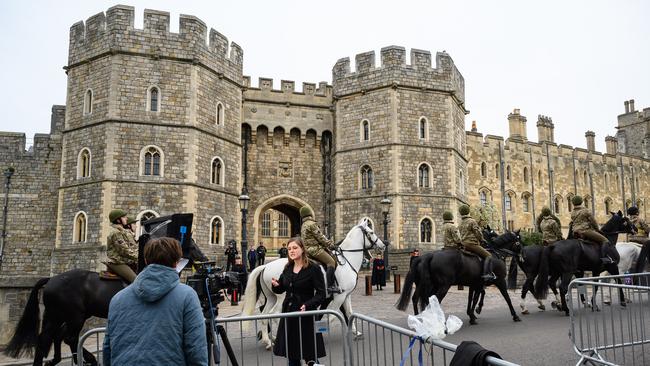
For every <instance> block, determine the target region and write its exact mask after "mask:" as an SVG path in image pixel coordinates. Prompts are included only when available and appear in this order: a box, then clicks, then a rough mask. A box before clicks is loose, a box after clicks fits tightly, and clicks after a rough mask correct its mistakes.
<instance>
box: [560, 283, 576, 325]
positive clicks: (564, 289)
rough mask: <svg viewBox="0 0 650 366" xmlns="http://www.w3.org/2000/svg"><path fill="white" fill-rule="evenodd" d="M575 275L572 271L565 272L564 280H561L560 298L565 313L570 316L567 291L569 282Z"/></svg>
mask: <svg viewBox="0 0 650 366" xmlns="http://www.w3.org/2000/svg"><path fill="white" fill-rule="evenodd" d="M572 277H573V274H572V273H563V274H562V282H560V300H561V304H562V308H561V309H562V310H564V315H566V316H569V306H568V305H567V303H566V296H567V292H568V291H569V283H570V282H571V278H572Z"/></svg>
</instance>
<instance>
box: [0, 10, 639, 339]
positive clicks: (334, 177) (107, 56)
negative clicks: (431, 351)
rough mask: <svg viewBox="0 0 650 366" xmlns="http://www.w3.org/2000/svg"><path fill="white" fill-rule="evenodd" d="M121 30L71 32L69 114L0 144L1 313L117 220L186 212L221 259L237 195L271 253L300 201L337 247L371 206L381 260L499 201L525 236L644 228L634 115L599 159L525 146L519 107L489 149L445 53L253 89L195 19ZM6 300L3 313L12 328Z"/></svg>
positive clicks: (543, 142)
mask: <svg viewBox="0 0 650 366" xmlns="http://www.w3.org/2000/svg"><path fill="white" fill-rule="evenodd" d="M134 16H135V14H134V9H133V7H129V6H122V5H118V6H114V7H112V8H110V9H108V10H107V11H106V13H99V14H97V15H94V16H92V17H90V18H89V19H88V20H86V22H78V23H76V24H74V25H73V26H72V27H71V29H70V46H69V58H68V61H67V66H66V67H65V71H66V74H67V76H68V86H67V99H66V105H65V106H54V107H53V108H52V121H51V131H50V134H37V135H36V136H35V138H34V145H33V147H32V148H31V149H29V150H28V151H26V150H25V146H26V138H25V135H24V134H20V133H7V132H4V133H0V166H1V167H5V166H13V167H15V169H16V172H15V174H14V176H13V178H12V184H11V189H10V192H9V214H8V232H9V236H8V238H7V240H6V243H5V249H4V258H3V262H2V267H1V268H0V288H4V289H8V288H15V289H16V290H15V296H13V295H12V297H11V299H12V301H14V300H16V297H17V296H18V297H20V296H22V295H20V296H19V294H23V293H24V291H23V290H21V288H26V287H29V285H31V283H32V282H30V281H32V280H31V279H30V278H34V277H38V276H47V275H51V274H54V273H60V272H62V271H64V270H67V269H70V268H87V269H98V268H100V267H101V260H102V258H103V256H104V255H105V254H104V253H105V238H106V236H107V234H108V232H109V222H108V219H107V217H108V213H109V211H110V210H111V209H113V208H116V207H120V208H123V209H126V210H128V211H129V212H131V213H132V214H134V215H137V216H138V218H147V217H151V216H158V215H168V214H171V213H177V212H190V213H193V214H194V224H193V236H194V238H195V239H196V241H197V242H198V243H199V245H200V246H201V247H202V248H203V250H204V251H205V252H206V254H208V255H209V256H211V257H212V256H221V255H222V254H223V250H224V244H225V243H226V242H227V241H228V240H230V239H235V240H238V241H239V238H240V236H241V214H240V211H239V203H238V196H239V195H240V193H241V190H242V186H243V185H244V184H245V185H246V186H247V187H248V192H249V195H250V198H251V202H250V208H249V214H248V224H247V231H248V235H249V243H251V244H256V243H258V242H260V241H263V242H265V243H266V244H267V245H268V246H271V247H278V246H279V245H280V244H281V243H282V242H284V241H286V239H288V237H290V236H292V235H295V234H297V233H298V232H299V226H300V218H299V215H298V210H299V208H300V207H301V206H304V205H307V206H309V207H311V208H312V209H313V210H314V212H315V213H316V217H317V221H318V222H319V223H320V224H321V227H323V228H324V230H325V231H326V233H327V234H328V235H331V236H332V237H334V238H336V239H341V238H343V236H344V235H345V233H346V232H347V230H349V229H350V227H352V226H353V225H354V224H356V223H357V222H358V221H359V219H361V218H363V217H368V218H369V219H370V220H371V222H372V223H373V226H374V228H375V229H376V231H378V232H380V233H381V229H380V228H381V225H382V222H383V216H382V213H381V204H380V202H381V200H382V198H384V195H387V197H388V198H389V199H390V200H391V206H390V214H389V219H390V223H389V225H388V235H389V239H390V241H391V244H392V247H393V248H394V249H399V248H412V247H421V248H433V247H435V246H436V245H438V244H440V240H441V226H442V218H441V216H442V212H443V211H445V210H452V211H454V212H456V211H457V207H458V206H459V205H460V204H462V203H465V202H467V203H470V204H473V205H479V204H481V203H482V204H486V205H487V204H489V203H494V205H495V207H497V211H498V212H501V216H500V218H499V219H498V220H497V221H499V222H502V223H503V224H504V225H506V226H508V227H509V228H532V227H533V220H534V218H535V216H536V214H537V213H538V212H539V211H540V210H541V207H542V206H544V205H549V206H552V207H553V208H554V209H555V210H556V211H557V212H558V213H559V215H560V218H561V219H562V222H563V224H568V221H569V220H568V217H569V216H568V215H569V214H568V212H569V211H568V209H569V206H568V205H569V204H568V202H567V200H568V199H570V197H571V195H573V194H581V195H583V196H585V197H587V202H588V204H589V205H591V207H593V209H594V211H595V213H596V214H597V218H598V220H599V221H604V220H605V212H606V209H607V211H609V210H618V209H623V208H624V207H627V206H630V205H632V204H637V205H638V206H639V207H640V209H641V212H642V214H643V215H644V216H645V215H646V208H645V207H646V205H645V200H646V197H650V194H649V193H650V186H649V183H648V179H647V177H648V172H649V171H650V160H649V159H650V128H649V126H648V125H649V124H650V109H645V110H644V111H643V112H638V111H636V109H635V107H634V102H633V101H629V102H625V106H626V110H625V114H622V115H620V116H619V126H618V133H617V137H616V138H615V137H607V138H606V141H607V152H606V153H605V154H602V153H600V152H596V151H595V149H594V134H593V133H590V132H587V134H586V136H587V141H588V143H587V145H588V149H580V148H572V147H570V146H566V145H557V144H556V142H555V141H554V137H553V122H552V120H551V119H550V118H548V117H544V116H540V117H539V119H538V121H537V127H538V130H539V136H540V139H539V142H531V141H528V140H527V137H526V118H525V117H524V116H523V115H521V114H520V111H519V110H516V109H515V110H514V111H513V113H511V114H510V115H509V116H508V122H509V125H510V136H509V137H508V138H507V139H505V140H504V139H503V138H502V137H497V136H491V135H487V136H485V137H484V136H483V135H482V134H480V133H478V132H476V129H475V128H473V129H472V131H469V132H467V131H465V115H466V114H467V113H468V111H467V110H466V108H465V90H464V88H465V85H464V79H463V77H462V75H461V73H460V72H459V71H458V69H457V68H456V66H455V64H454V62H453V61H452V59H451V57H450V56H449V55H448V54H447V53H445V52H439V53H437V54H436V55H435V60H434V59H433V57H432V55H431V53H430V52H428V51H422V50H417V49H413V50H411V54H410V60H411V64H410V65H409V64H406V50H405V49H404V48H403V47H396V46H390V47H386V48H383V49H382V50H381V53H380V55H379V58H380V60H376V56H377V55H376V54H375V53H374V52H367V53H362V54H358V55H356V57H355V70H354V72H352V71H351V67H350V60H349V58H343V59H340V60H339V61H338V62H336V64H335V65H334V67H333V70H332V84H331V85H329V84H328V83H326V82H320V83H318V84H315V83H314V84H312V83H303V85H302V90H301V91H298V90H297V88H296V86H295V83H294V82H293V81H287V80H282V81H281V82H280V85H277V84H276V85H275V86H274V83H273V80H272V79H267V78H260V79H259V83H258V85H257V86H253V85H252V83H251V80H250V78H249V77H246V76H244V75H243V72H242V69H243V60H244V57H243V49H242V48H241V47H240V46H239V45H237V44H236V43H234V42H230V43H229V41H228V39H227V38H226V37H225V36H224V35H222V34H220V33H219V32H217V31H216V30H214V29H210V30H209V31H208V28H207V27H206V25H205V24H204V23H203V22H202V21H201V20H200V19H198V18H196V17H193V16H186V15H181V16H180V23H179V33H172V32H170V30H169V24H170V18H169V13H166V12H161V11H154V10H145V12H144V27H143V29H136V28H134ZM434 62H435V64H434ZM3 193H4V191H3ZM21 286H22V287H21ZM6 291H9V292H8V293H12V292H11V291H14V290H6ZM20 291H23V292H20ZM0 301H2V300H0ZM7 301H8V302H7V303H5V304H4V305H3V304H2V303H0V313H2V311H6V312H9V311H11V312H12V313H11V314H14V315H16V316H17V315H18V314H19V313H20V311H22V308H21V309H20V310H19V311H18V310H16V311H17V313H13V311H14V310H15V309H17V307H16V306H14V307H11V304H10V302H11V301H9V300H7ZM2 309H14V310H2ZM0 318H2V316H1V314H0ZM3 319H4V318H3ZM1 332H2V330H0V333H1Z"/></svg>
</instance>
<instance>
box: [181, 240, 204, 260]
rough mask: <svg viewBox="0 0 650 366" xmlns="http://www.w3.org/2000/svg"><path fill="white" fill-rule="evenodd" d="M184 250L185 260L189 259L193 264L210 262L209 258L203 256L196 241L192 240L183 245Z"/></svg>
mask: <svg viewBox="0 0 650 366" xmlns="http://www.w3.org/2000/svg"><path fill="white" fill-rule="evenodd" d="M182 248H183V258H187V259H189V260H190V262H191V263H193V262H207V261H208V257H206V256H205V254H203V252H202V251H201V249H200V248H199V246H198V245H196V242H195V241H194V239H190V240H189V241H187V242H185V243H183V246H182Z"/></svg>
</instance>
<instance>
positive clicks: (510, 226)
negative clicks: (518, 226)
mask: <svg viewBox="0 0 650 366" xmlns="http://www.w3.org/2000/svg"><path fill="white" fill-rule="evenodd" d="M507 225H508V230H509V231H514V230H515V222H514V221H513V220H508V222H507Z"/></svg>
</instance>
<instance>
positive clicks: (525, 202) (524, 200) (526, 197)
mask: <svg viewBox="0 0 650 366" xmlns="http://www.w3.org/2000/svg"><path fill="white" fill-rule="evenodd" d="M521 204H522V208H523V210H524V212H529V211H530V193H524V194H522V195H521Z"/></svg>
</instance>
